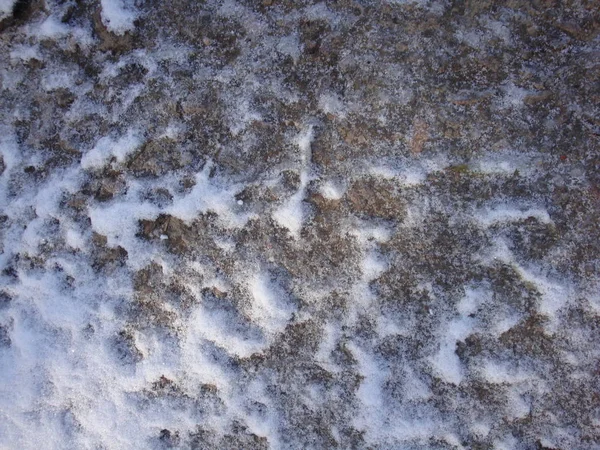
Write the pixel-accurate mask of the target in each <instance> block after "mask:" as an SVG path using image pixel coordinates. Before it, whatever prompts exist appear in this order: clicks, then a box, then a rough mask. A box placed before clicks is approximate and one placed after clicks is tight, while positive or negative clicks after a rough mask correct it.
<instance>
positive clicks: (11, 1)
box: [0, 0, 17, 20]
mask: <svg viewBox="0 0 600 450" xmlns="http://www.w3.org/2000/svg"><path fill="white" fill-rule="evenodd" d="M16 3H17V0H0V20H1V19H4V18H5V17H8V16H11V15H12V11H13V7H14V6H15V4H16Z"/></svg>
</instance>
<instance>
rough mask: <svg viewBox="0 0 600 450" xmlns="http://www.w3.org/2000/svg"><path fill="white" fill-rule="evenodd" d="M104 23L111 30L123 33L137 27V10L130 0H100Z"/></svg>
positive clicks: (118, 33) (119, 33)
mask: <svg viewBox="0 0 600 450" xmlns="http://www.w3.org/2000/svg"><path fill="white" fill-rule="evenodd" d="M100 3H101V5H102V12H101V17H102V23H103V24H104V26H105V27H106V28H107V29H108V30H109V31H111V32H113V33H115V34H117V35H123V34H125V32H127V31H131V30H133V29H134V28H135V26H134V24H133V22H134V21H135V19H136V18H137V12H136V11H135V9H134V8H133V2H131V1H130V0H100Z"/></svg>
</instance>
